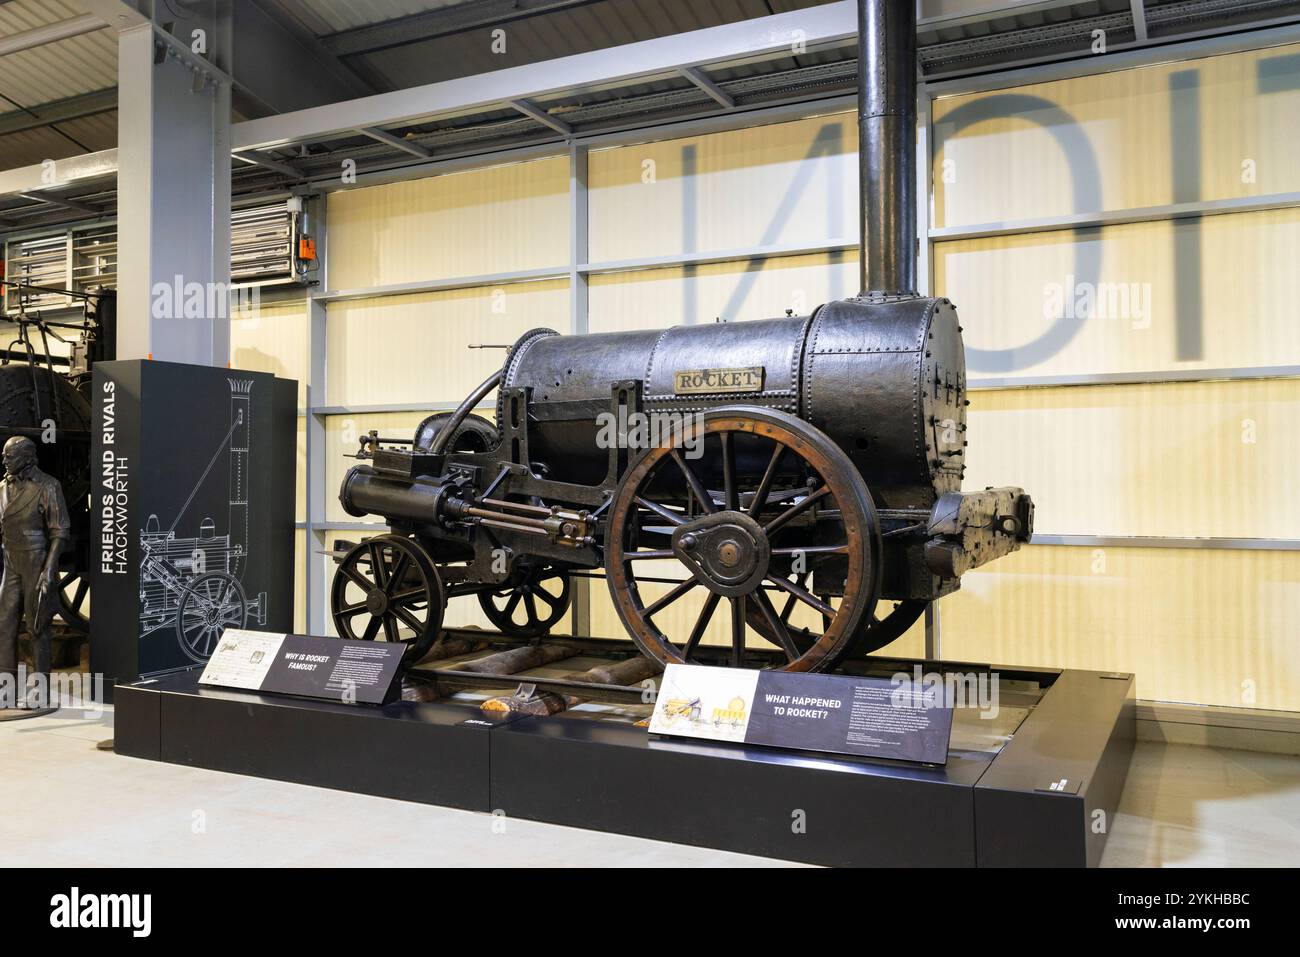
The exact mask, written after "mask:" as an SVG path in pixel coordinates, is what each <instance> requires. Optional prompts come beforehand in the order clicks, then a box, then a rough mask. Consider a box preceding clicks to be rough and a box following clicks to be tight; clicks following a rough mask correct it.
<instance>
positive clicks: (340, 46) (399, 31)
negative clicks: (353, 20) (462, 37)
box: [320, 0, 597, 56]
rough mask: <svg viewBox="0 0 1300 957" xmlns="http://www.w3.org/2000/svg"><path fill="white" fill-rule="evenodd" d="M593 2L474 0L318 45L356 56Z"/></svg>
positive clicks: (324, 40)
mask: <svg viewBox="0 0 1300 957" xmlns="http://www.w3.org/2000/svg"><path fill="white" fill-rule="evenodd" d="M595 2H597V0H474V2H471V3H459V4H455V5H454V6H449V7H442V8H440V9H438V10H429V11H427V12H425V13H417V14H413V15H412V16H409V17H400V18H398V19H396V20H385V21H383V22H382V23H373V24H370V25H368V26H364V27H355V28H354V29H351V30H342V31H340V32H338V33H331V34H329V35H327V36H323V37H321V38H320V42H321V45H322V46H323V47H324V48H325V49H326V50H328V51H329V52H330V53H333V54H334V55H335V56H356V55H358V54H361V53H370V52H373V51H375V50H383V49H386V48H388V47H395V46H403V45H405V44H407V43H419V42H420V41H422V40H432V39H434V38H435V37H445V36H450V35H451V34H453V33H464V32H465V31H467V30H476V29H479V28H480V27H489V26H498V25H500V24H503V23H509V22H510V21H512V20H522V19H523V18H525V17H531V16H536V15H538V14H542V13H554V12H556V11H557V10H566V9H568V8H570V7H580V6H584V5H586V4H589V3H595Z"/></svg>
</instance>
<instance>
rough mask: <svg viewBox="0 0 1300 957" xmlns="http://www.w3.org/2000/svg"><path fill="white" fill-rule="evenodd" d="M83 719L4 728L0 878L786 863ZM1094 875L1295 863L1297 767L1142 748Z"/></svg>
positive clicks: (1298, 850)
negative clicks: (76, 872)
mask: <svg viewBox="0 0 1300 957" xmlns="http://www.w3.org/2000/svg"><path fill="white" fill-rule="evenodd" d="M79 714H80V713H79V712H76V711H71V710H65V711H62V712H59V713H58V714H54V715H50V716H47V717H43V718H34V719H31V720H27V721H12V722H2V723H0V782H2V783H0V791H2V792H3V794H4V805H5V808H4V814H3V815H0V866H4V867H8V866H14V865H18V864H24V865H32V864H44V865H62V866H113V865H118V866H123V865H125V866H130V865H156V866H173V865H177V866H202V867H221V866H229V865H261V866H284V865H298V866H318V865H330V866H347V865H381V866H388V867H392V866H407V865H410V866H417V865H418V866H429V865H443V866H474V867H528V866H535V865H550V866H568V865H576V866H593V865H597V866H599V865H616V866H631V867H636V866H649V867H682V866H720V867H734V866H785V862H781V861H772V860H767V859H764V858H758V857H748V856H745V855H742V854H730V853H725V852H721V851H710V850H704V849H701V848H693V847H685V846H682V845H677V844H666V843H661V842H657V841H646V840H641V839H638V838H630V837H622V836H618V835H612V834H601V833H598V832H594V831H584V830H579V829H575V828H566V827H556V826H553V825H549V824H538V823H534V822H529V821H520V820H513V819H504V818H494V817H492V816H491V815H487V814H476V813H471V812H468V811H454V810H449V809H446V808H438V807H430V806H426V805H421V804H411V803H407V802H403V801H390V800H386V799H383V798H374V797H367V796H364V795H358V794H349V793H345V792H339V791H329V790H325V789H321V788H312V787H304V786H301V785H295V784H283V783H280V782H276V781H263V780H259V779H255V778H246V777H241V776H239V775H233V774H224V773H221V772H216V771H203V770H197V769H192V768H182V767H177V766H174V765H167V764H158V763H155V762H151V761H141V760H136V759H133V758H125V757H119V756H118V755H115V754H112V753H111V752H104V751H98V750H96V748H95V745H96V742H98V741H100V740H102V739H105V738H107V737H110V736H111V735H112V714H111V712H108V713H105V714H104V715H102V716H101V717H100V718H99V719H97V720H87V719H86V718H83V717H79V716H78V715H79ZM1103 863H1104V864H1105V865H1109V866H1160V865H1174V866H1179V865H1210V866H1214V865H1246V866H1252V865H1290V866H1296V865H1300V758H1294V757H1286V756H1281V755H1271V754H1258V753H1254V752H1246V751H1228V750H1218V749H1214V748H1205V747H1194V746H1189V745H1165V744H1155V743H1148V742H1143V743H1140V744H1139V745H1138V748H1137V752H1136V754H1135V756H1134V760H1133V765H1132V768H1131V770H1130V772H1129V779H1128V787H1127V788H1126V790H1125V794H1124V799H1123V802H1122V804H1121V807H1120V811H1119V814H1118V815H1117V819H1116V820H1115V821H1114V822H1113V827H1112V833H1111V838H1110V841H1109V844H1108V846H1107V850H1106V856H1105V859H1104V861H1103Z"/></svg>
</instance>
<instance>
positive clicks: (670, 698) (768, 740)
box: [650, 665, 952, 764]
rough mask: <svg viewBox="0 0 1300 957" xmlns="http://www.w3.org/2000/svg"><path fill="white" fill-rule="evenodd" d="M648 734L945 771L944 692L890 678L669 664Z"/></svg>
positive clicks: (947, 724)
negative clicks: (863, 757) (913, 764)
mask: <svg viewBox="0 0 1300 957" xmlns="http://www.w3.org/2000/svg"><path fill="white" fill-rule="evenodd" d="M650 731H651V733H653V734H663V735H672V736H678V737H687V738H708V739H710V740H714V741H734V742H738V743H744V744H760V745H767V746H770V747H777V748H794V749H798V750H801V751H826V752H830V753H834V754H860V755H867V756H870V757H876V758H889V759H892V760H897V761H915V762H918V763H923V764H945V763H947V760H948V740H949V737H950V736H951V733H952V709H951V708H950V707H947V706H946V702H945V700H944V696H943V689H942V688H940V687H932V686H917V685H915V684H913V682H912V681H911V679H910V676H904V677H903V678H902V679H899V680H893V679H889V678H874V677H861V676H857V675H819V674H803V673H795V672H784V671H747V670H744V669H740V668H709V667H704V666H701V665H669V666H668V667H667V669H666V670H665V671H664V677H663V681H662V683H661V684H660V688H659V696H658V698H657V699H656V701H655V711H654V716H653V717H652V718H651V721H650Z"/></svg>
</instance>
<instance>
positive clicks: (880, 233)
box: [858, 0, 916, 293]
mask: <svg viewBox="0 0 1300 957" xmlns="http://www.w3.org/2000/svg"><path fill="white" fill-rule="evenodd" d="M858 150H859V154H858V166H859V177H860V178H859V185H860V189H861V192H860V194H859V196H860V200H861V226H862V291H863V292H864V293H865V292H877V293H881V292H883V293H915V292H916V0H858Z"/></svg>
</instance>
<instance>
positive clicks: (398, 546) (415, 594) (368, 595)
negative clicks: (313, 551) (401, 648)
mask: <svg viewBox="0 0 1300 957" xmlns="http://www.w3.org/2000/svg"><path fill="white" fill-rule="evenodd" d="M446 607H447V595H446V592H445V591H444V590H443V585H442V579H441V578H440V577H439V576H438V569H437V568H435V567H434V564H433V561H432V559H430V558H429V556H428V554H427V553H426V552H425V550H424V549H423V548H421V547H420V545H419V543H418V542H415V541H414V540H412V539H410V538H406V537H404V536H401V535H380V536H378V537H376V538H371V539H368V540H366V541H364V542H362V543H360V544H359V545H355V546H353V548H352V550H351V551H349V552H348V553H347V554H346V555H345V556H343V560H342V561H341V562H340V563H339V568H338V571H337V572H336V573H335V575H334V584H333V586H332V588H331V591H330V608H331V611H332V612H333V615H334V627H335V628H336V629H337V630H338V633H339V637H341V638H351V639H353V640H361V641H398V642H402V643H403V644H405V645H406V654H405V659H404V660H405V661H406V663H407V664H414V663H415V662H417V661H419V660H420V659H421V658H423V657H424V656H425V655H426V654H428V651H429V648H430V647H432V645H433V643H434V641H435V640H436V639H437V637H438V632H439V629H441V628H442V615H443V611H444V610H445V609H446Z"/></svg>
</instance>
